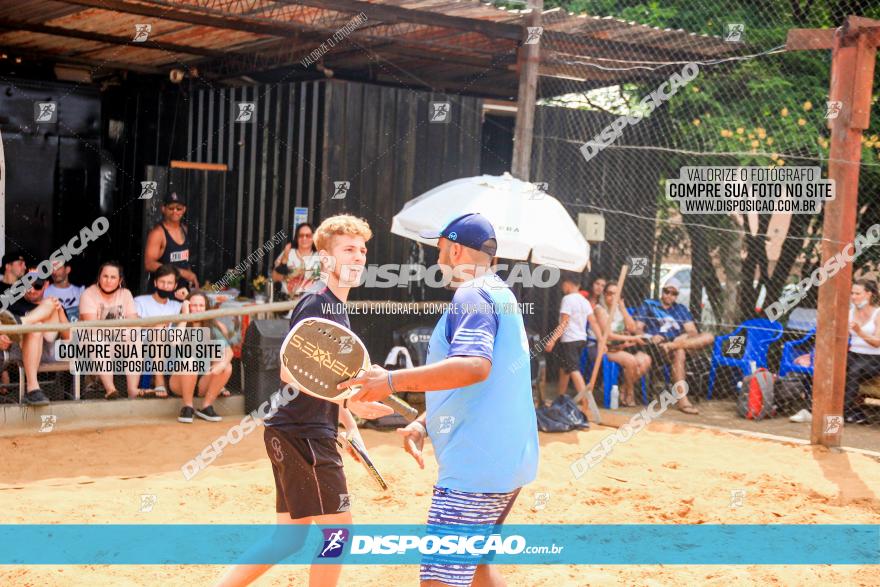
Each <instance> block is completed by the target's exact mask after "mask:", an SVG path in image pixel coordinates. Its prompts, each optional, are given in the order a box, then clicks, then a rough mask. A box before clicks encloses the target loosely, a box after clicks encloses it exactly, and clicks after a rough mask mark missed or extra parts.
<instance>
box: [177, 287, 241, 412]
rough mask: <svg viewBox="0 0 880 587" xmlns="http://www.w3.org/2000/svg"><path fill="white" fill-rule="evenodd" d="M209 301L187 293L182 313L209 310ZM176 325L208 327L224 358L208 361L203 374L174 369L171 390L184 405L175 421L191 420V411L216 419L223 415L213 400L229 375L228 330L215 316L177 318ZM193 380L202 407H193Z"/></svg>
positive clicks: (230, 372) (199, 293) (230, 353)
mask: <svg viewBox="0 0 880 587" xmlns="http://www.w3.org/2000/svg"><path fill="white" fill-rule="evenodd" d="M212 309H213V308H211V307H210V304H209V303H208V298H207V297H205V294H204V293H202V292H200V291H194V292H193V293H191V294H190V295H189V299H188V300H187V301H185V302H184V303H183V309H182V311H181V316H182V317H184V318H185V317H186V315H188V314H198V313H200V312H204V311H206V310H212ZM177 326H178V328H180V327H186V328H210V329H211V341H212V342H220V343H221V344H222V345H223V347H224V351H223V358H222V359H220V360H218V361H213V362H212V363H211V370H210V371H208V372H207V373H205V374H204V375H201V376H199V375H196V374H194V373H173V374H172V375H171V379H170V381H169V386H170V387H171V391H172V392H173V393H174V394H175V395H179V396H181V397H182V398H183V407H182V408H181V409H180V415H179V416H178V417H177V421H178V422H183V423H185V424H191V423H192V421H193V414H195V415H196V416H198V417H199V418H201V419H203V420H207V421H209V422H219V421H220V420H222V419H223V418H222V417H221V416H219V415H218V414H217V412H215V411H214V406H213V405H212V404H213V403H214V400H216V399H217V397H218V396H219V395H220V393H221V391H223V387H224V386H225V385H226V382H227V381H229V377H230V376H231V375H232V349H231V348H229V333H228V332H227V330H226V327H225V326H224V325H223V324H222V323H221V322H219V321H217V320H207V321H204V322H186V321H184V322H179V323H178V324H177ZM196 382H198V395H199V397H202V396H204V398H205V400H204V401H203V402H202V407H201V408H199V409H195V408H193V395H194V394H195V390H196Z"/></svg>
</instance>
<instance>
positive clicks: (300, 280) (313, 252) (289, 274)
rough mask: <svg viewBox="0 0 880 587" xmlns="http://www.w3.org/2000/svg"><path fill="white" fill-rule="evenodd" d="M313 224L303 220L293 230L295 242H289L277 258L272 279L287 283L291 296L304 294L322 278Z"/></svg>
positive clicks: (287, 289) (288, 293)
mask: <svg viewBox="0 0 880 587" xmlns="http://www.w3.org/2000/svg"><path fill="white" fill-rule="evenodd" d="M313 234H314V231H313V230H312V225H311V224H309V223H308V222H303V223H301V224H299V225H298V226H297V227H296V230H295V231H294V232H293V244H292V245H291V243H287V244H286V245H285V246H284V251H283V252H282V253H281V255H279V256H278V258H277V259H275V269H274V270H273V272H272V279H274V280H275V281H281V282H284V284H285V289H286V291H287V295H288V296H290V297H291V298H293V297H295V296H298V295H300V294H302V293H303V292H305V291H307V290H308V287H309V286H310V285H312V284H314V283H315V282H316V281H318V280H319V279H321V259H320V257H319V256H318V255H317V252H318V251H317V249H316V248H315V243H314V240H313V238H314V237H313Z"/></svg>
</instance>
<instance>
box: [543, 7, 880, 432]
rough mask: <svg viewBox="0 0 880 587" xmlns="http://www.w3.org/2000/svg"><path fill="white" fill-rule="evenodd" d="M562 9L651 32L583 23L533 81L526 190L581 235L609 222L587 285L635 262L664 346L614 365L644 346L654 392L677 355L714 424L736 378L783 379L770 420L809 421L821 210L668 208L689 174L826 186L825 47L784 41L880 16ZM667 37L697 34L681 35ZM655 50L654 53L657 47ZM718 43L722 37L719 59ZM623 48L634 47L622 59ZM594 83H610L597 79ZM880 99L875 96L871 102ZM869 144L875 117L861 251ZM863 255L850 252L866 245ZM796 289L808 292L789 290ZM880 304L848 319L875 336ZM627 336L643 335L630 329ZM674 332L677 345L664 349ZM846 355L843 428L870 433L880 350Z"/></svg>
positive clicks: (870, 220)
mask: <svg viewBox="0 0 880 587" xmlns="http://www.w3.org/2000/svg"><path fill="white" fill-rule="evenodd" d="M554 7H561V8H562V9H564V10H567V11H573V12H576V13H580V12H586V13H587V14H589V15H590V16H595V17H611V18H612V19H624V20H627V21H635V22H636V23H639V24H643V25H649V26H651V27H657V28H656V29H648V28H641V29H639V30H637V31H633V30H631V29H625V28H622V27H617V26H615V21H613V20H609V19H598V18H597V19H590V18H587V20H586V23H583V24H579V25H577V26H579V27H580V29H579V30H583V31H590V32H591V33H592V34H591V35H590V38H591V39H592V40H591V44H592V45H591V46H590V47H585V46H584V45H583V44H580V43H576V42H567V41H565V40H559V39H558V38H554V37H552V36H549V35H547V34H546V33H545V34H544V35H543V38H542V40H541V51H542V62H548V63H550V64H551V66H552V67H553V69H554V71H555V73H556V77H554V78H546V77H542V78H540V85H539V95H541V96H543V98H542V99H541V100H540V101H539V105H540V106H539V108H538V113H537V114H536V126H535V152H534V154H533V163H534V165H533V168H532V178H531V179H532V180H533V181H545V182H547V183H548V190H549V192H550V193H551V194H553V195H554V196H557V197H559V198H560V199H562V200H564V201H565V202H566V205H567V206H569V207H570V209H571V211H572V212H573V213H575V214H577V215H578V216H579V219H580V220H581V221H582V222H583V223H584V225H590V223H593V224H596V225H598V226H604V235H603V236H601V241H600V240H599V237H594V239H593V240H594V253H593V275H592V276H590V277H589V278H588V280H587V281H588V282H592V280H594V279H595V278H596V277H597V274H598V276H600V277H603V278H605V279H609V280H615V279H616V278H617V275H618V271H619V269H620V266H621V265H622V264H623V263H624V262H629V263H630V274H629V276H628V277H627V279H626V282H625V286H624V288H623V299H624V300H625V304H626V306H628V307H630V308H631V310H632V314H634V317H635V318H638V317H639V316H642V319H643V320H645V323H646V326H647V328H646V330H647V333H648V334H651V335H654V334H657V335H660V336H657V337H653V338H654V340H656V341H662V342H663V343H669V342H671V343H672V344H661V345H659V346H658V345H656V344H652V343H651V342H650V341H647V344H640V345H638V346H633V347H631V348H629V349H627V350H626V351H622V352H624V353H629V354H633V353H637V352H639V351H644V352H645V353H646V354H647V355H648V356H650V357H651V359H652V369H651V372H650V375H652V376H653V377H652V379H653V380H654V381H655V382H658V381H659V382H662V383H665V381H668V380H669V378H670V377H672V378H676V375H675V374H671V372H678V371H679V370H680V369H682V367H681V365H676V362H681V357H680V353H681V351H684V352H686V355H687V361H686V363H685V366H684V370H685V371H686V372H687V377H688V381H689V383H690V384H691V387H690V389H691V393H690V397H691V398H693V399H695V400H699V399H702V400H703V403H704V406H703V407H705V408H707V409H709V410H710V411H711V410H717V409H718V408H717V406H712V407H710V406H709V405H706V404H705V400H706V399H707V398H712V400H713V402H714V401H715V400H718V401H721V402H726V403H725V404H723V405H725V406H726V407H725V408H724V409H725V410H726V411H727V412H728V413H731V414H732V413H734V404H735V401H736V399H737V397H741V396H743V394H744V392H743V391H742V390H741V385H740V386H739V387H738V384H741V381H742V379H743V377H744V376H745V375H747V374H748V373H749V372H751V371H752V370H753V369H755V368H761V367H765V368H767V369H769V371H771V372H772V373H774V374H777V375H779V376H780V378H779V379H778V380H777V381H776V386H775V389H776V397H777V404H779V413H780V415H781V416H785V417H789V416H794V415H797V417H796V418H795V420H800V421H809V416H810V415H809V414H808V413H806V412H803V411H802V410H806V411H807V412H809V410H810V408H811V404H810V398H811V391H810V390H811V385H812V383H811V381H812V372H813V363H814V358H815V353H816V352H819V353H821V352H823V349H818V350H817V349H815V336H814V333H815V326H816V315H817V311H816V307H817V296H818V287H816V284H815V283H811V282H810V278H811V276H815V275H816V274H815V273H814V272H815V271H816V270H817V269H818V268H819V265H820V264H821V259H820V244H821V242H822V238H823V235H822V221H823V214H822V213H821V211H820V209H818V208H816V209H813V210H811V212H812V213H803V212H805V210H806V209H802V210H797V211H798V212H800V213H791V212H789V211H782V212H780V211H778V210H779V208H777V211H776V212H775V213H768V212H766V211H765V212H760V213H755V212H753V213H747V212H734V213H731V212H729V211H724V210H718V211H715V210H710V209H709V208H703V209H701V210H695V209H691V210H689V211H688V213H684V212H683V210H684V206H685V204H684V203H683V202H682V201H681V199H679V200H678V201H676V200H675V199H673V198H670V197H667V192H666V189H667V187H668V185H667V183H668V180H675V179H681V180H683V181H682V182H681V184H680V185H679V186H678V187H682V186H686V185H688V184H690V185H691V186H692V187H693V186H694V185H696V184H699V183H700V181H699V180H698V179H696V177H697V176H691V177H686V173H688V172H687V170H686V169H685V168H693V167H713V168H721V167H728V168H739V167H755V168H763V169H765V170H768V172H772V173H775V174H777V176H778V174H779V173H780V171H782V172H784V170H786V169H789V170H791V169H793V168H803V167H814V168H819V170H820V174H818V175H816V176H815V177H813V178H812V179H811V180H809V182H811V183H812V184H813V185H819V184H821V179H822V178H825V177H827V172H828V157H829V141H830V130H829V127H828V122H829V119H831V118H834V117H835V116H837V115H838V114H839V112H840V108H841V104H839V103H833V102H831V101H830V99H829V83H830V79H831V78H830V65H831V52H830V51H829V50H827V49H818V50H810V51H797V52H794V51H786V50H785V43H786V35H787V32H788V31H789V30H790V29H793V28H804V29H815V28H825V29H828V28H834V27H838V26H841V25H842V24H843V23H844V20H845V18H846V17H847V16H850V15H858V16H865V17H873V18H878V17H880V6H878V5H877V4H875V3H870V2H867V1H846V2H806V3H805V2H761V3H753V2H739V1H734V2H724V3H716V2H690V1H683V0H682V1H678V0H670V1H668V2H662V3H643V2H638V1H628V0H624V1H613V2H612V1H611V0H595V1H591V0H574V1H571V2H565V1H561V2H559V1H554V0H550V1H548V2H546V3H545V6H544V8H545V10H546V9H548V8H554ZM570 18H571V17H568V16H565V15H561V14H559V13H545V17H544V23H543V24H544V27H545V32H546V31H548V30H550V31H552V30H556V29H559V28H561V27H566V26H570V24H569V23H570V22H571V21H570ZM676 29H683V30H684V31H687V32H688V33H690V34H688V35H675V34H673V33H675V30H676ZM664 35H665V36H666V37H665V39H666V40H663V38H664ZM653 37H657V39H658V40H657V41H656V42H653V45H654V46H656V47H657V49H656V51H652V50H651V47H652V39H653ZM713 40H714V41H718V40H723V42H724V44H725V47H724V49H718V47H717V43H716V44H714V45H712V44H711V41H713ZM636 41H639V42H636ZM623 42H628V43H633V44H635V45H639V46H640V47H641V48H640V49H632V50H630V51H626V50H623V49H620V50H618V48H619V47H620V46H622V43H623ZM709 53H714V56H713V57H707V55H708V54H709ZM670 55H675V56H676V57H674V58H670V57H669V56H670ZM596 72H602V75H603V76H606V77H607V78H608V79H609V80H613V83H610V84H600V83H597V82H596V81H595V80H596V79H597V77H599V76H597V75H596ZM878 75H880V74H877V73H875V80H874V81H875V86H874V87H875V90H874V91H875V92H876V87H877V86H878V84H877V82H878ZM876 99H877V98H876V93H875V95H874V103H875V104H876ZM878 135H880V120H878V118H877V116H876V114H875V116H874V119H873V120H872V121H871V127H870V128H869V129H868V130H867V131H865V133H864V138H863V139H862V162H861V169H860V181H859V208H858V211H857V213H858V218H857V230H856V233H857V234H858V235H865V238H866V239H867V242H870V233H871V230H870V228H871V227H872V226H874V225H875V224H877V223H878V222H880V209H878V207H877V206H875V205H873V204H874V203H875V201H876V197H877V196H876V194H877V190H878V188H880V138H878ZM789 177H795V176H794V175H790V176H789ZM703 179H705V177H703ZM734 183H736V181H734ZM746 183H747V182H746ZM729 185H730V184H729ZM732 187H734V188H736V187H737V186H732ZM739 187H742V186H739ZM725 189H728V188H725ZM748 189H754V188H753V187H749V188H748ZM781 189H783V190H786V189H789V190H791V189H793V188H790V187H786V186H781ZM801 189H803V188H801ZM806 189H807V190H814V189H817V188H813V187H807V188H806ZM680 193H682V194H683V193H684V192H683V191H682V192H680ZM690 193H691V195H693V194H694V193H696V192H690ZM708 193H709V192H703V194H704V196H703V199H704V201H709V200H710V199H711V198H710V196H709V195H706V194H708ZM791 193H792V194H794V195H797V194H798V193H802V192H791ZM689 197H690V196H689ZM698 199H699V198H698ZM799 199H800V200H801V201H805V199H806V198H805V197H803V198H799ZM709 203H710V204H711V202H709ZM810 205H811V204H809V203H805V204H803V206H807V207H808V206H810ZM792 210H794V209H792ZM875 230H876V229H875ZM599 232H601V231H599ZM860 238H861V237H860ZM597 241H599V242H597ZM858 245H859V243H856V250H859V249H861V248H862V247H859V246H858ZM877 260H878V249H877V248H876V247H875V248H868V247H865V248H864V250H863V251H860V254H859V255H858V256H857V257H856V258H855V259H854V260H851V262H853V263H854V279H860V278H868V279H874V278H876V269H877V267H876V265H877ZM841 262H848V261H847V260H846V259H844V260H842V261H841ZM819 275H821V273H819ZM804 280H806V281H804ZM814 280H815V277H814ZM800 282H803V283H804V284H806V285H807V287H805V288H804V287H802V288H800V289H797V288H796V284H798V283H800ZM586 285H587V286H588V285H589V283H587V284H586ZM866 287H867V288H868V289H869V290H870V289H871V288H872V287H873V286H872V285H871V284H868V285H867V286H866ZM855 291H856V293H857V295H858V299H856V298H855V297H854V301H856V302H861V301H864V300H868V298H871V297H872V296H871V295H870V293H871V292H870V291H869V292H868V294H866V295H862V294H861V293H860V292H864V287H856V288H855ZM600 299H601V298H600ZM780 299H787V300H791V303H790V304H783V305H782V307H783V309H785V308H784V306H786V305H789V306H793V307H792V308H789V309H788V310H787V311H784V312H777V313H774V312H772V311H770V312H768V307H769V306H770V305H771V304H772V303H773V302H776V301H777V300H780ZM650 300H656V301H654V302H651V301H650ZM795 302H796V303H795ZM675 303H679V304H682V305H683V306H684V307H685V308H687V310H688V311H689V313H690V314H691V315H692V316H693V318H694V322H695V324H696V326H697V327H698V328H699V332H700V333H708V334H711V335H714V339H713V338H712V337H711V336H704V337H702V338H699V337H698V336H697V334H696V332H694V333H690V334H688V333H685V332H684V330H678V328H679V326H678V325H676V324H675V322H676V321H678V323H679V324H680V323H681V322H682V321H683V318H682V317H683V316H684V314H683V310H684V308H680V307H678V306H675V305H674V304H675ZM876 305H877V298H876V295H875V296H873V300H869V305H868V307H866V308H862V309H860V310H858V315H857V316H856V318H855V320H856V321H858V322H860V323H861V324H862V326H861V332H862V334H863V336H865V337H866V338H867V339H868V340H871V335H872V332H873V331H874V330H875V328H874V326H873V323H874V321H875V320H876V318H877V314H876V313H875V310H876ZM777 307H780V306H777ZM777 314H781V316H777ZM768 317H769V318H774V320H768V319H767V318H768ZM619 331H620V332H622V333H625V334H630V335H639V334H642V332H643V331H642V330H635V331H631V329H629V328H627V327H624V326H621V327H620V329H619ZM731 333H735V334H734V336H729V337H728V336H727V335H729V334H731ZM680 334H683V335H684V337H683V339H679V340H678V342H673V341H674V340H675V339H676V336H678V335H680ZM839 343H840V344H847V341H846V340H841V341H839ZM849 344H850V345H851V346H850V354H849V361H848V363H849V374H848V382H847V393H846V405H845V414H846V415H847V416H848V417H849V419H850V421H855V422H863V421H865V420H867V421H868V422H870V423H872V424H874V425H878V424H880V378H877V379H875V378H874V377H873V375H876V374H878V373H880V368H878V366H880V357H878V355H877V354H875V353H877V352H878V350H880V349H878V347H874V346H873V345H872V344H870V343H865V342H864V339H862V338H861V337H859V336H858V334H857V333H856V332H855V331H851V337H850V341H849ZM677 353H679V354H677ZM613 356H615V355H614V354H613V355H612V357H613ZM617 356H620V355H617ZM676 357H677V358H676ZM621 362H623V361H622V360H621ZM670 363H671V365H670ZM630 379H632V373H631V374H630ZM664 380H665V381H664ZM600 381H601V380H600ZM627 384H628V385H629V384H631V382H629V381H627ZM748 386H749V384H748V383H746V387H747V388H748ZM636 387H638V384H636ZM639 396H640V394H638V393H636V399H639ZM718 405H722V404H718ZM743 407H744V409H748V406H743Z"/></svg>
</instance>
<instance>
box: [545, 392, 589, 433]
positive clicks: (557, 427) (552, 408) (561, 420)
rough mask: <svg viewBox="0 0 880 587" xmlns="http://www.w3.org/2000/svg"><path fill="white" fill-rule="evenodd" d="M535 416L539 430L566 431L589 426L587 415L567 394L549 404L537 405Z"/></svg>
mask: <svg viewBox="0 0 880 587" xmlns="http://www.w3.org/2000/svg"><path fill="white" fill-rule="evenodd" d="M535 416H536V417H537V418H538V430H540V431H541V432H568V431H570V430H583V429H586V428H589V427H590V423H589V421H588V420H587V417H586V416H585V415H584V413H583V412H582V411H580V409H578V407H577V404H575V403H574V401H573V400H572V399H571V398H570V397H569V396H567V395H561V396H559V397H557V398H556V399H555V400H553V403H552V404H550V405H549V406H539V407H538V408H537V409H536V410H535Z"/></svg>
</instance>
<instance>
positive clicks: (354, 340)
mask: <svg viewBox="0 0 880 587" xmlns="http://www.w3.org/2000/svg"><path fill="white" fill-rule="evenodd" d="M281 368H282V369H285V370H286V371H287V374H288V375H289V378H290V380H291V382H292V383H295V384H296V386H297V387H299V388H300V389H301V390H302V391H303V392H304V393H307V394H308V395H311V396H313V397H317V398H320V399H325V400H328V401H333V402H337V403H341V402H342V401H343V400H345V399H348V398H349V397H351V396H352V395H354V394H355V393H357V392H358V390H359V389H360V386H354V387H350V388H348V389H342V390H339V389H336V386H337V385H338V384H339V383H342V382H343V381H346V380H348V379H351V378H353V377H356V376H358V375H360V374H361V373H363V372H364V371H366V370H367V369H369V368H370V355H369V353H367V347H365V346H364V343H363V342H361V339H360V338H358V336H357V335H356V334H355V333H354V332H352V331H351V330H349V329H348V328H346V327H345V326H342V325H341V324H337V323H336V322H332V321H330V320H327V319H325V318H306V319H305V320H302V321H300V322H298V323H297V324H296V326H294V327H293V329H292V330H291V331H290V332H289V333H287V338H285V339H284V344H282V345H281ZM382 403H384V404H385V405H387V406H389V407H391V408H392V409H393V410H394V411H395V412H397V413H398V414H400V415H401V416H403V417H404V418H406V421H407V422H412V421H413V420H415V419H416V416H418V415H419V412H418V410H416V409H415V408H413V407H412V406H410V405H409V404H408V403H406V402H405V401H403V400H402V399H400V398H399V397H397V396H394V395H391V396H389V397H387V398H385V399H384V400H382Z"/></svg>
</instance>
